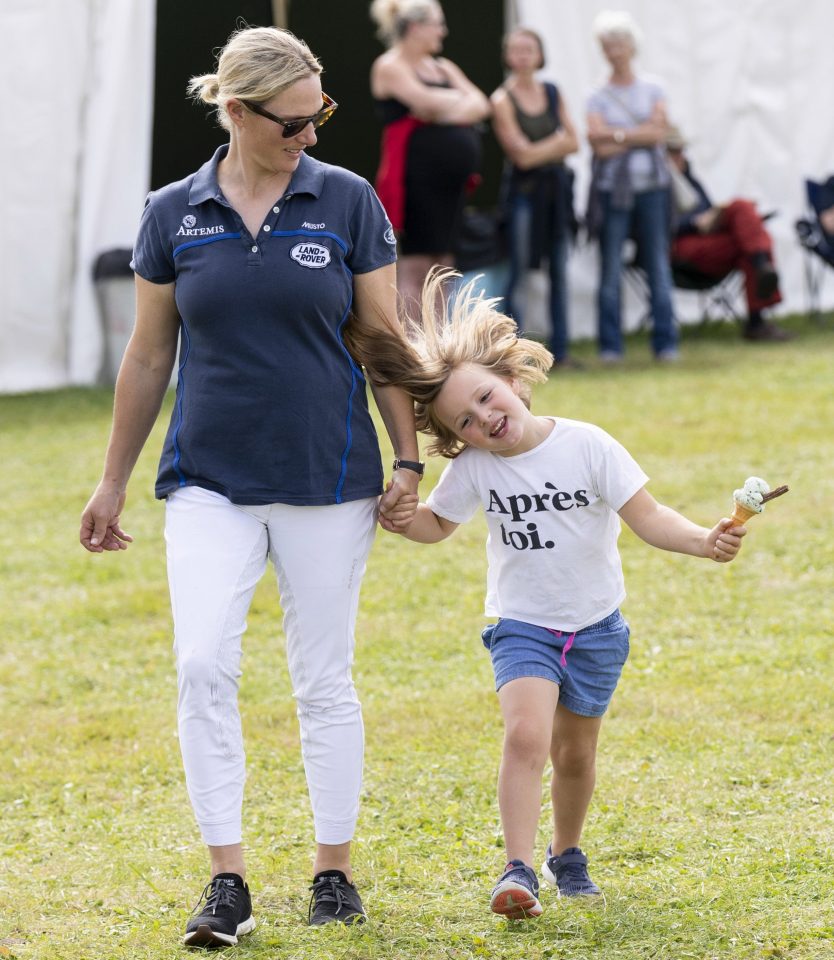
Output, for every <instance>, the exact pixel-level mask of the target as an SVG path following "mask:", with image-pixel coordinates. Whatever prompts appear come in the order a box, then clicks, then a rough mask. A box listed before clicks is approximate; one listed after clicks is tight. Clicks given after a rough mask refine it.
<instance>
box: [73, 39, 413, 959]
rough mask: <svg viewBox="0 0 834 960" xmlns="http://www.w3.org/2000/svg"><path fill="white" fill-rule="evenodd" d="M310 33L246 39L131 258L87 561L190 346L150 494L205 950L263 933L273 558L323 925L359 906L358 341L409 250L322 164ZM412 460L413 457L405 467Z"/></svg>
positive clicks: (361, 404)
mask: <svg viewBox="0 0 834 960" xmlns="http://www.w3.org/2000/svg"><path fill="white" fill-rule="evenodd" d="M320 73H321V65H320V64H319V62H318V60H317V59H316V58H315V57H314V56H313V54H312V53H311V52H310V50H309V48H308V47H307V46H306V44H304V43H303V42H302V41H299V40H298V39H296V38H295V37H294V36H293V35H292V34H290V33H288V32H286V31H283V30H277V29H273V28H247V29H243V30H240V31H239V32H237V33H236V34H233V35H232V37H231V38H230V40H229V42H228V43H227V45H226V47H225V48H224V49H223V51H222V52H221V54H220V57H219V59H218V66H217V72H216V73H211V74H206V75H204V76H200V77H195V78H194V79H193V80H192V82H191V88H190V89H191V92H192V94H194V95H195V96H196V97H198V98H199V99H201V100H202V101H203V102H206V103H209V104H211V105H212V106H214V107H216V110H217V114H218V118H219V121H220V123H221V125H222V126H223V127H224V128H225V129H226V130H227V131H228V132H229V143H228V144H227V145H224V146H222V147H220V148H219V149H218V151H217V152H216V153H215V155H214V157H212V158H211V159H210V160H209V161H208V162H207V163H206V164H205V165H204V166H203V167H201V168H200V170H198V171H197V172H196V173H194V174H192V175H191V176H189V177H186V178H185V179H184V180H182V181H180V182H178V183H173V184H169V185H168V186H166V187H164V188H162V189H161V190H158V191H156V192H154V193H152V194H151V195H150V196H149V197H148V201H147V204H146V206H145V211H144V214H143V217H142V223H141V226H140V229H139V235H138V238H137V241H136V246H135V250H134V260H133V268H134V271H135V273H136V291H137V314H136V326H135V329H134V332H133V336H132V338H131V340H130V343H129V345H128V347H127V350H126V353H125V357H124V359H123V362H122V366H121V370H120V373H119V377H118V381H117V384H116V394H115V407H114V418H113V430H112V435H111V438H110V443H109V446H108V449H107V454H106V459H105V466H104V473H103V476H102V479H101V482H100V483H99V485H98V487H97V489H96V491H95V493H94V494H93V497H92V498H91V500H90V502H89V504H88V505H87V508H86V510H85V512H84V515H83V517H82V525H81V535H80V537H81V542H82V544H83V545H84V546H85V547H86V548H87V549H88V550H90V551H91V552H94V553H100V552H102V551H118V550H121V549H124V548H126V547H127V545H128V543H129V542H130V541H131V537H130V536H129V535H128V534H127V533H125V532H124V530H123V529H122V527H121V520H120V515H121V512H122V509H123V507H124V502H125V491H126V487H127V482H128V478H129V476H130V473H131V471H132V469H133V466H134V464H135V462H136V460H137V458H138V456H139V453H140V451H141V449H142V447H143V445H144V443H145V441H146V439H147V437H148V434H149V431H150V429H151V427H152V426H153V423H154V420H155V419H156V417H157V414H158V413H159V409H160V405H161V403H162V398H163V396H164V393H165V388H166V386H167V384H168V382H169V377H170V374H171V367H172V364H173V362H174V357H175V355H176V351H177V343H178V340H179V344H180V364H179V374H178V382H177V394H176V402H175V404H174V409H173V412H172V416H171V423H170V426H169V430H168V435H167V437H166V440H165V445H164V449H163V453H162V458H161V461H160V467H159V474H158V479H157V486H156V493H157V496H158V497H160V498H164V499H165V500H166V531H165V535H166V544H167V553H168V573H169V581H170V587H171V600H172V607H173V613H174V628H175V650H176V654H177V675H178V682H179V705H178V719H179V737H180V745H181V749H182V754H183V761H184V765H185V771H186V782H187V786H188V791H189V796H190V799H191V802H192V806H193V807H194V811H195V816H196V819H197V822H198V824H199V826H200V830H201V833H202V836H203V840H204V842H205V843H206V845H207V846H208V851H209V857H210V863H211V874H210V881H209V884H208V886H207V887H206V889H205V891H204V897H205V903H203V904H201V905H200V909H199V910H195V914H196V915H195V916H193V917H192V918H191V920H190V921H189V922H188V925H187V928H186V934H185V942H186V943H187V944H188V945H190V946H225V945H229V944H233V943H236V942H237V937H238V936H239V935H240V934H243V933H248V932H249V931H250V930H251V929H252V928H253V927H254V925H255V922H254V919H253V917H252V910H251V901H250V898H249V891H248V887H247V886H246V882H245V865H244V859H243V852H242V846H241V840H242V827H241V808H242V800H243V783H244V780H245V757H244V752H243V741H242V735H241V725H240V716H239V713H238V706H237V687H238V680H239V676H240V659H241V652H242V650H241V639H242V635H243V632H244V630H245V628H246V623H245V617H246V612H247V609H248V606H249V603H250V601H251V598H252V594H253V592H254V589H255V586H256V584H257V582H258V580H259V579H260V576H261V575H262V573H263V571H264V569H265V566H266V561H267V557H268V556H269V557H271V558H272V560H273V563H274V566H275V570H276V574H277V578H278V585H279V589H280V592H281V601H282V607H283V610H284V630H285V633H286V639H287V657H288V663H289V669H290V676H291V679H292V683H293V694H294V696H295V698H296V701H297V705H298V716H299V722H300V726H301V742H302V752H303V756H304V762H305V771H306V774H307V780H308V785H309V791H310V798H311V803H312V807H313V815H314V821H315V831H316V840H317V851H316V858H315V863H314V885H313V891H314V893H313V903H312V905H311V918H310V922H311V923H313V924H322V923H327V922H330V921H343V922H347V923H352V922H356V921H359V922H361V921H362V920H364V918H365V915H364V910H363V907H362V903H361V900H360V898H359V894H358V892H357V890H356V888H355V887H354V886H353V883H352V876H351V869H350V859H349V852H350V841H351V838H352V836H353V830H354V826H355V823H356V817H357V812H358V798H359V790H360V785H361V776H362V752H363V732H362V718H361V712H360V707H359V702H358V700H357V698H356V692H355V689H354V686H353V682H352V679H351V672H350V668H351V663H352V660H353V648H354V637H353V632H354V623H355V618H356V609H357V604H358V594H359V585H360V583H361V579H362V574H363V572H364V569H365V561H366V558H367V555H368V552H369V550H370V546H371V542H372V540H373V533H374V529H375V520H376V513H377V504H378V498H379V495H380V494H382V492H383V489H382V480H383V472H382V464H381V462H380V454H379V447H378V444H377V439H376V434H375V432H374V427H373V423H372V421H371V417H370V413H369V410H368V404H367V399H366V396H365V381H364V377H363V374H362V371H361V369H360V367H359V366H358V365H357V364H356V362H355V361H354V360H353V358H352V356H351V355H350V353H349V351H348V349H347V347H346V341H345V338H346V336H347V335H348V327H349V325H350V324H356V325H357V328H358V329H359V330H362V331H364V332H365V333H366V334H370V335H373V331H374V330H377V329H380V328H387V327H391V328H394V327H396V324H397V320H396V293H395V260H396V253H395V240H394V236H393V232H392V230H391V226H390V224H389V222H388V220H387V217H386V216H385V213H384V211H383V209H382V207H381V205H380V203H379V201H378V200H377V198H376V196H375V194H374V192H373V190H372V189H371V187H370V186H369V184H368V183H367V182H366V181H364V180H362V179H361V178H360V177H357V176H356V175H354V174H352V173H350V172H348V171H346V170H343V169H341V168H339V167H333V166H329V165H327V164H322V163H319V162H318V161H316V160H313V159H311V158H310V157H308V156H307V153H306V151H307V149H308V148H310V147H312V146H314V145H315V143H316V139H317V137H316V130H317V129H318V128H319V127H320V126H322V125H323V124H324V123H325V122H326V121H327V120H328V119H329V118H330V117H331V116H332V114H333V112H334V111H335V109H336V104H335V102H334V101H333V100H331V99H330V98H329V97H328V96H327V95H326V94H324V93H323V92H322V89H321V82H320ZM375 397H376V401H377V404H378V406H379V409H380V412H381V414H382V418H383V420H384V422H385V425H386V429H387V430H388V433H389V436H390V439H391V442H392V445H393V447H394V450H395V451H396V453H397V457H398V459H397V461H395V465H394V470H393V474H392V480H391V484H390V486H389V489H388V491H387V492H386V493H385V495H384V496H383V497H382V500H381V501H379V509H380V511H381V512H382V514H383V515H384V514H385V513H386V512H387V511H388V510H389V509H391V508H392V507H393V506H394V505H395V504H396V503H397V501H398V500H399V498H400V497H401V496H402V495H403V494H405V493H408V494H413V493H415V492H416V488H417V481H418V479H419V476H420V474H421V472H422V466H421V465H420V464H419V463H418V462H417V458H418V447H417V440H416V435H415V431H414V417H413V408H412V404H411V401H410V400H409V399H408V398H407V397H406V395H405V394H404V393H403V392H402V391H400V390H399V389H395V388H388V389H382V390H378V389H377V390H375ZM399 458H402V459H399Z"/></svg>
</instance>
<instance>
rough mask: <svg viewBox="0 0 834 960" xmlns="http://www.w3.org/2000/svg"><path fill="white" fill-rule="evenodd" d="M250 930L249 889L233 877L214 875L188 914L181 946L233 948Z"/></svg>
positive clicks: (224, 874)
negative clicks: (189, 915) (239, 938)
mask: <svg viewBox="0 0 834 960" xmlns="http://www.w3.org/2000/svg"><path fill="white" fill-rule="evenodd" d="M203 901H205V904H203ZM201 905H202V906H203V909H202V910H201V911H200V912H199V913H197V910H198V909H199V908H200V906H201ZM254 929H255V918H254V917H253V916H252V898H251V897H250V896H249V887H247V886H246V884H245V883H244V882H243V880H242V879H241V878H240V877H239V876H238V875H237V874H236V873H218V874H217V876H216V877H215V878H214V879H213V880H212V881H211V883H209V884H207V885H206V889H205V890H203V894H202V896H201V897H200V901H199V903H198V904H197V906H196V907H194V909H193V910H192V911H191V919H190V920H189V921H188V924H187V925H186V928H185V936H184V937H183V938H182V942H183V943H184V944H185V945H186V946H187V947H233V946H234V945H235V944H236V943H237V938H238V937H240V936H242V935H243V934H244V933H250V932H251V931H252V930H254Z"/></svg>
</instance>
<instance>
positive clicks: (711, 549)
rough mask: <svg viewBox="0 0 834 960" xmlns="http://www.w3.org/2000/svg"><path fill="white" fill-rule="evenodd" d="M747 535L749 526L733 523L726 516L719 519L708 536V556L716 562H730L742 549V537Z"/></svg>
mask: <svg viewBox="0 0 834 960" xmlns="http://www.w3.org/2000/svg"><path fill="white" fill-rule="evenodd" d="M746 535H747V527H740V526H736V525H734V524H733V521H732V520H728V519H727V518H726V517H725V518H724V519H723V520H719V521H718V523H717V524H716V525H715V526H714V527H713V528H712V530H710V532H709V535H708V536H707V556H708V557H712V559H713V560H715V562H716V563H729V562H730V561H731V560H734V559H735V557H736V554H737V553H738V552H739V550H741V538H742V537H744V536H746Z"/></svg>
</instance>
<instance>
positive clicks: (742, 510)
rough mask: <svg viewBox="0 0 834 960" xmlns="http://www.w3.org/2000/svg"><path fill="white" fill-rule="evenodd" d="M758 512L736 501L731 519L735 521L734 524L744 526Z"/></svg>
mask: <svg viewBox="0 0 834 960" xmlns="http://www.w3.org/2000/svg"><path fill="white" fill-rule="evenodd" d="M756 513H757V511H756V510H751V509H750V508H749V507H744V506H742V505H741V504H740V503H738V502H734V504H733V515H732V516H731V517H730V519H731V520H732V521H733V526H743V524H745V523H746V522H747V521H748V520H749V519H750V518H751V517H755V516H756Z"/></svg>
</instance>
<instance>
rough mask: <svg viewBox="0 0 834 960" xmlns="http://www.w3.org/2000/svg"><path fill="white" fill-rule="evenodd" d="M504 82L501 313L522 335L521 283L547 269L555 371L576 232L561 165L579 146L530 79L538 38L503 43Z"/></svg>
mask: <svg viewBox="0 0 834 960" xmlns="http://www.w3.org/2000/svg"><path fill="white" fill-rule="evenodd" d="M504 63H505V65H506V66H507V68H508V69H509V76H508V77H507V79H506V80H505V81H504V83H503V84H502V85H501V86H500V87H499V88H498V89H497V90H496V91H495V92H494V93H493V95H492V106H493V125H494V128H495V135H496V137H497V138H498V141H499V143H500V144H501V146H502V148H503V150H504V153H505V154H506V156H507V160H508V169H507V171H506V177H507V188H508V189H507V201H508V210H509V240H510V276H509V280H508V283H507V292H506V300H507V303H506V309H507V312H508V313H509V314H511V316H513V317H514V318H515V320H516V322H517V323H518V326H519V328H520V329H523V326H524V325H523V322H522V318H521V312H520V310H519V305H518V299H517V290H518V284H519V282H520V281H521V280H522V278H523V276H524V272H525V271H526V270H528V269H529V268H535V267H538V266H539V264H540V263H541V262H542V260H545V259H546V260H547V261H548V263H549V265H550V337H549V344H548V345H549V347H550V350H551V352H552V353H553V356H554V357H555V358H556V364H557V366H559V365H561V366H568V365H572V364H573V363H574V361H572V360H571V358H570V357H569V356H568V350H569V347H568V317H567V300H568V296H567V258H568V245H569V242H570V237H571V231H572V225H573V205H572V202H571V189H570V173H569V171H568V170H567V168H566V167H565V164H564V162H563V161H564V158H565V157H566V156H568V154H571V153H575V152H576V151H577V149H578V147H579V144H578V141H577V137H576V131H575V129H574V126H573V122H572V120H571V118H570V115H569V114H568V110H567V107H566V106H565V102H564V100H563V99H562V97H561V96H560V95H559V91H558V90H557V89H556V87H555V86H554V85H553V84H552V83H542V81H541V80H538V79H537V78H536V76H535V74H536V71H537V70H540V69H541V68H542V66H544V49H543V46H542V41H541V38H540V37H539V35H538V34H537V33H535V32H534V31H533V30H528V29H526V28H523V27H520V28H518V29H517V30H513V31H512V33H510V34H508V35H507V36H506V37H505V39H504Z"/></svg>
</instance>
